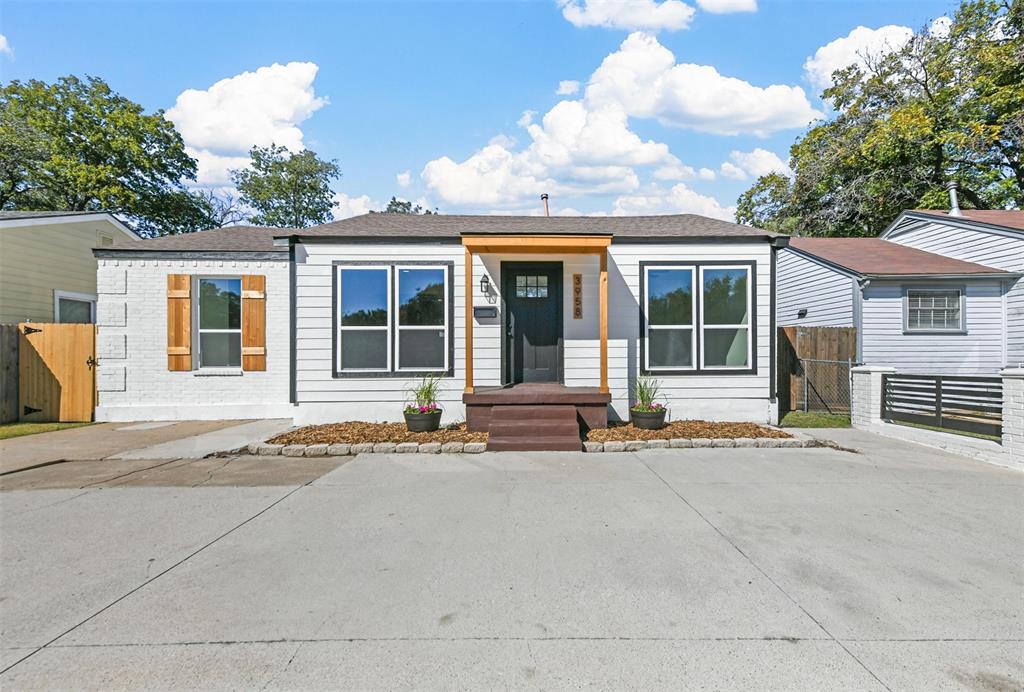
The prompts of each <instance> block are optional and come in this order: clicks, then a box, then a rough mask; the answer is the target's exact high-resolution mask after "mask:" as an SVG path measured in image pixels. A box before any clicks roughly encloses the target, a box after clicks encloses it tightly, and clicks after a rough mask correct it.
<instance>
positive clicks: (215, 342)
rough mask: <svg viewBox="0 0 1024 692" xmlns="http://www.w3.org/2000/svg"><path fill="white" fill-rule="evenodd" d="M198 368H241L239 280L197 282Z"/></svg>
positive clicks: (205, 279) (240, 296)
mask: <svg viewBox="0 0 1024 692" xmlns="http://www.w3.org/2000/svg"><path fill="white" fill-rule="evenodd" d="M198 289H199V301H198V302H199V317H198V322H199V367H200V368H240V367H242V279H241V278H239V277H233V278H205V277H200V278H199V279H198Z"/></svg>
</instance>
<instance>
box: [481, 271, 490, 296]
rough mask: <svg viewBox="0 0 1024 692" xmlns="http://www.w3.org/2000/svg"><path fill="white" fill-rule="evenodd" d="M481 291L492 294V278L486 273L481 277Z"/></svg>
mask: <svg viewBox="0 0 1024 692" xmlns="http://www.w3.org/2000/svg"><path fill="white" fill-rule="evenodd" d="M480 292H481V293H483V294H484V295H485V296H490V295H491V280H490V279H489V278H487V275H486V274H484V275H483V276H481V277H480Z"/></svg>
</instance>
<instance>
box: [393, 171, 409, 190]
mask: <svg viewBox="0 0 1024 692" xmlns="http://www.w3.org/2000/svg"><path fill="white" fill-rule="evenodd" d="M411 180H412V173H411V172H409V171H403V172H401V173H399V174H398V175H396V176H395V182H396V183H398V187H409V183H410V181H411Z"/></svg>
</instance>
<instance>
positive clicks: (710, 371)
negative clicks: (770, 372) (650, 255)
mask: <svg viewBox="0 0 1024 692" xmlns="http://www.w3.org/2000/svg"><path fill="white" fill-rule="evenodd" d="M639 266H640V294H639V300H637V303H638V304H639V312H640V335H639V341H640V363H639V370H640V374H641V375H651V376H655V377H703V376H722V375H738V376H749V375H756V374H757V359H758V353H757V262H756V261H754V260H749V259H741V260H643V261H641V262H640V263H639ZM648 267H655V268H657V267H666V268H672V267H679V268H691V267H692V268H693V270H694V277H693V281H694V292H695V295H694V314H693V330H694V348H695V350H694V353H693V360H694V367H693V368H689V369H686V370H682V369H679V370H675V369H672V370H666V369H658V368H653V369H649V368H648V367H647V314H646V312H645V309H644V307H645V305H646V303H647V298H646V293H647V268H648ZM702 267H746V268H747V269H748V271H749V272H750V287H749V292H750V320H749V322H750V324H749V325H748V326H749V328H750V353H749V357H750V367H748V368H702V367H701V362H700V360H701V357H700V354H701V348H702V346H703V339H704V334H703V330H702V329H701V320H700V317H701V310H703V306H702V305H701V300H700V296H702V295H703V288H702V287H701V286H698V284H699V282H700V281H701V268H702Z"/></svg>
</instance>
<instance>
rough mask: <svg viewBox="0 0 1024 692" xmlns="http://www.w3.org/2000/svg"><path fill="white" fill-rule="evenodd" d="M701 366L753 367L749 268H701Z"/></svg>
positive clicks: (724, 367)
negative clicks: (751, 361)
mask: <svg viewBox="0 0 1024 692" xmlns="http://www.w3.org/2000/svg"><path fill="white" fill-rule="evenodd" d="M700 282H701V311H700V323H701V349H700V357H701V368H703V369H706V370H711V369H729V368H735V369H744V368H748V367H750V283H751V282H750V267H701V268H700Z"/></svg>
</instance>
